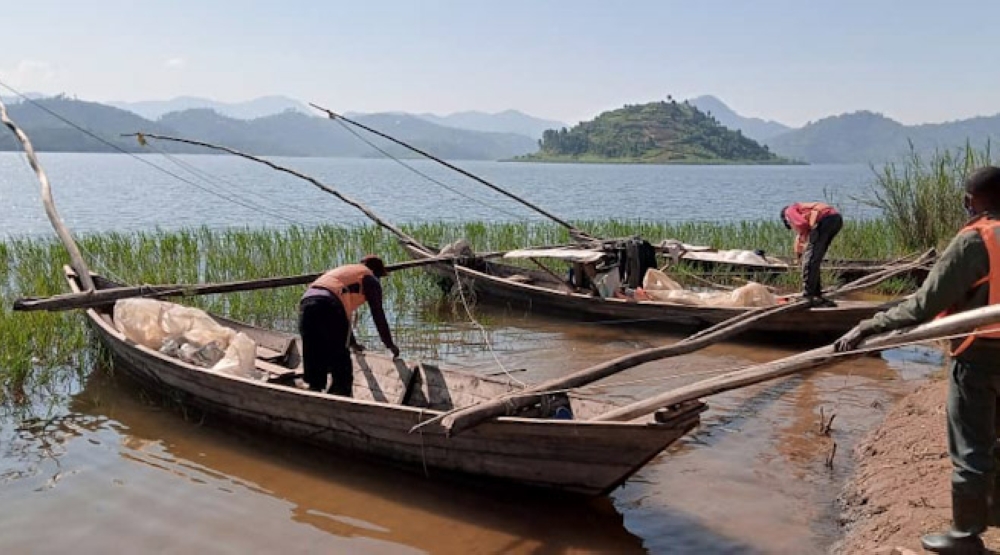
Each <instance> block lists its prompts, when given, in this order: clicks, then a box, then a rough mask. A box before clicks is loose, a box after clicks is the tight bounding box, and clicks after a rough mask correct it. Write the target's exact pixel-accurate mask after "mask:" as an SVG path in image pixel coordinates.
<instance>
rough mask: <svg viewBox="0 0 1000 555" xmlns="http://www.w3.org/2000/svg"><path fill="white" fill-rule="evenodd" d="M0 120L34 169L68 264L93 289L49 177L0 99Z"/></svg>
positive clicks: (26, 137)
mask: <svg viewBox="0 0 1000 555" xmlns="http://www.w3.org/2000/svg"><path fill="white" fill-rule="evenodd" d="M0 122H3V124H4V125H6V126H7V127H8V128H9V129H10V130H11V131H12V132H13V133H14V136H15V137H17V140H18V141H20V142H21V146H23V147H24V153H25V155H27V157H28V163H29V164H31V169H33V170H35V174H36V175H37V176H38V181H39V183H41V186H42V204H44V205H45V214H46V215H47V216H48V217H49V222H51V223H52V227H53V228H55V230H56V235H58V236H59V240H60V241H62V244H63V246H65V247H66V251H67V252H69V259H70V264H71V265H72V266H73V269H74V270H76V272H77V273H78V274H80V283H81V284H83V288H84V290H85V291H93V290H94V280H93V279H91V277H90V269H89V268H88V267H87V262H86V261H85V260H84V259H83V255H81V254H80V249H79V248H78V247H77V246H76V241H74V240H73V234H72V233H70V231H69V229H68V228H67V227H66V224H64V223H63V221H62V217H61V216H59V212H58V211H57V210H56V203H55V199H53V198H52V186H51V185H50V184H49V178H48V176H47V175H46V174H45V170H44V169H42V164H41V163H40V162H39V161H38V157H37V156H36V155H35V147H34V146H32V144H31V140H30V139H28V135H27V134H25V132H24V131H22V130H21V128H20V127H18V126H17V124H16V123H14V122H13V121H12V120H11V119H10V116H9V115H8V114H7V107H6V106H5V105H4V103H3V102H2V101H0Z"/></svg>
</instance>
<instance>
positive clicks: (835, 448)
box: [825, 418, 837, 470]
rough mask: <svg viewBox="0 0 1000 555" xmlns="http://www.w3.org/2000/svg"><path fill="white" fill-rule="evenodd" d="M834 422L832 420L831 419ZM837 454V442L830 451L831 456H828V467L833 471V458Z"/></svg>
mask: <svg viewBox="0 0 1000 555" xmlns="http://www.w3.org/2000/svg"><path fill="white" fill-rule="evenodd" d="M830 420H831V421H832V420H833V419H832V418H831V419H830ZM836 454H837V442H836V441H834V442H833V447H832V448H831V449H830V454H828V455H827V456H826V463H825V464H826V467H827V468H829V469H830V470H833V457H834V456H835V455H836Z"/></svg>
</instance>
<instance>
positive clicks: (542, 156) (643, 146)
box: [516, 97, 790, 164]
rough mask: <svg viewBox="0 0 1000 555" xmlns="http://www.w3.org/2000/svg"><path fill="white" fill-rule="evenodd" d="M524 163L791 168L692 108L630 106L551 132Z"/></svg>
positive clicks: (659, 104)
mask: <svg viewBox="0 0 1000 555" xmlns="http://www.w3.org/2000/svg"><path fill="white" fill-rule="evenodd" d="M538 144H539V147H540V148H539V151H538V152H536V153H534V154H528V155H525V156H520V157H518V158H516V160H518V161H525V162H601V163H629V164H633V163H647V164H788V163H790V162H789V161H788V160H786V159H784V158H781V157H779V156H777V155H775V154H774V153H772V152H771V151H770V149H768V147H767V146H762V145H761V144H759V143H757V142H756V141H754V140H752V139H750V138H747V137H744V136H743V134H742V133H741V132H740V131H733V130H730V129H727V128H726V127H724V126H722V125H721V124H720V123H719V122H718V121H717V120H716V119H715V118H714V117H713V116H712V115H711V114H706V113H704V112H702V111H701V110H699V109H698V108H696V107H694V106H693V105H691V104H689V103H688V102H686V101H685V102H677V101H676V100H673V99H671V98H669V97H668V100H667V101H661V102H650V103H648V104H636V105H626V106H624V107H623V108H619V109H617V110H612V111H610V112H604V113H603V114H601V115H599V116H598V117H597V118H595V119H594V120H593V121H585V122H581V123H579V124H578V125H575V126H573V127H572V128H570V129H566V128H565V127H564V128H562V129H559V130H554V129H551V130H548V131H546V132H545V133H544V134H543V135H542V139H541V140H540V141H539V143H538Z"/></svg>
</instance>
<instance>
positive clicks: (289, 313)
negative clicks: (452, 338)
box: [0, 220, 904, 403]
mask: <svg viewBox="0 0 1000 555" xmlns="http://www.w3.org/2000/svg"><path fill="white" fill-rule="evenodd" d="M579 225H580V227H581V228H583V229H586V230H588V231H590V232H591V233H594V234H596V235H599V236H603V237H625V236H631V235H640V236H642V237H645V238H647V239H649V240H651V241H659V240H661V239H665V238H680V239H683V240H685V241H688V242H691V243H698V244H707V245H716V246H719V247H721V248H759V249H764V250H765V251H767V252H770V253H783V252H787V251H788V250H789V246H790V244H791V237H790V234H789V232H788V231H787V230H786V229H784V228H783V227H782V226H781V224H779V223H775V222H744V223H733V224H723V225H720V224H712V223H683V224H677V225H671V224H667V223H662V222H642V221H620V220H609V221H601V222H580V223H579ZM406 227H407V231H408V232H409V233H411V234H412V235H413V236H415V237H417V238H419V239H420V240H422V241H426V242H428V243H437V244H443V243H447V242H450V241H453V240H456V239H459V238H465V239H467V240H469V241H470V242H471V243H472V245H473V246H474V248H476V249H477V250H483V251H490V250H504V249H511V248H517V247H523V246H526V245H546V244H558V243H564V242H567V241H568V240H569V238H568V236H567V234H566V231H565V230H564V229H562V228H560V227H558V226H555V225H552V224H542V223H483V222H471V223H465V224H449V223H428V224H419V225H413V226H406ZM79 243H80V246H81V247H82V249H83V251H84V253H85V256H86V258H87V259H88V260H89V261H90V263H91V265H92V269H93V270H94V271H97V272H99V273H102V274H104V275H105V276H107V277H110V278H112V279H117V280H120V281H122V282H124V283H130V284H141V283H151V284H152V283H207V282H222V281H230V280H240V279H252V278H259V277H267V276H278V275H293V274H299V273H308V272H316V271H322V270H324V269H326V268H328V267H331V266H334V265H338V264H342V263H347V262H353V261H356V260H357V259H358V258H359V257H360V256H362V255H364V254H366V253H380V254H382V255H383V256H384V258H385V259H386V260H387V261H388V262H398V261H402V260H405V255H404V253H403V251H402V249H400V247H399V246H398V244H397V243H396V241H395V240H394V239H393V237H392V236H391V235H390V234H388V233H387V232H385V231H383V230H381V229H380V228H376V227H372V226H360V227H336V226H320V227H315V228H308V229H307V228H301V227H289V228H284V229H228V230H210V229H207V228H202V229H189V230H180V231H150V232H141V233H105V234H99V235H89V236H83V237H81V238H79ZM903 250H904V248H903V247H901V245H900V244H899V243H898V242H897V241H895V240H893V239H892V238H891V237H889V236H887V235H886V234H885V233H883V226H882V224H881V223H880V222H870V221H869V222H864V221H862V222H848V224H847V225H846V227H845V230H844V232H843V233H842V234H841V236H840V237H839V238H838V240H837V241H836V242H834V244H833V247H832V249H831V256H835V257H850V258H889V257H893V256H897V255H900V254H902V252H903ZM66 263H67V256H66V254H65V252H64V250H63V248H62V246H61V245H60V244H59V243H58V242H57V241H55V240H54V239H51V240H50V239H31V238H24V239H12V240H8V241H7V242H0V297H2V303H3V307H2V310H0V336H2V337H3V349H0V397H2V399H0V403H4V402H9V401H17V400H19V399H22V398H24V392H26V391H38V390H44V388H45V387H56V386H58V385H59V384H61V383H64V382H65V380H66V379H67V378H72V377H74V376H75V377H79V376H80V372H84V371H85V369H87V368H90V367H91V366H92V365H93V361H94V357H95V356H96V352H95V351H94V349H93V348H92V342H91V341H89V338H88V335H87V331H86V327H85V326H84V321H83V318H82V316H81V315H80V314H79V313H77V312H62V313H44V312H34V313H14V312H12V311H11V305H12V302H13V300H14V299H15V298H18V297H22V296H46V295H52V294H56V293H60V292H64V291H65V284H64V283H63V280H62V278H61V276H62V271H61V268H62V266H63V265H64V264H66ZM789 280H790V281H789V283H788V285H789V286H791V287H797V280H798V276H797V273H793V274H791V275H790V276H789ZM385 289H386V302H387V309H388V310H389V311H390V313H391V315H392V318H393V319H394V320H395V321H394V322H393V325H394V328H395V329H396V330H397V332H396V334H397V336H399V337H398V338H397V339H398V340H399V342H400V343H401V344H402V346H403V347H404V349H405V350H406V351H407V353H408V354H410V355H411V356H414V355H415V356H427V355H429V356H440V355H442V354H447V353H442V352H441V351H440V350H439V349H441V348H444V349H445V350H447V345H445V346H444V347H441V345H440V342H439V341H437V339H436V333H437V331H438V330H437V329H436V327H435V324H436V323H441V320H442V315H444V316H448V314H449V312H452V313H454V314H455V315H456V318H458V320H459V321H461V320H462V319H464V318H465V315H464V312H457V313H455V312H454V311H449V310H448V309H447V308H448V306H447V303H448V299H447V298H445V297H443V296H442V294H441V292H440V289H439V288H438V286H437V284H436V283H435V282H434V280H433V279H432V278H430V277H429V276H428V274H426V273H425V272H421V271H410V272H401V273H395V274H393V275H391V276H390V278H389V279H388V282H387V284H386V288H385ZM300 294H301V288H299V287H290V288H283V289H276V290H269V291H254V292H245V293H235V294H229V295H214V296H204V297H196V298H192V299H189V300H188V301H185V302H190V304H193V305H196V306H200V307H202V308H205V309H206V310H211V311H213V312H217V313H219V314H223V315H227V316H230V317H232V318H236V319H240V320H244V321H248V322H252V323H255V324H258V325H262V326H271V327H275V328H278V329H285V330H294V328H295V325H296V308H297V302H298V297H299V295H300ZM443 307H444V308H445V310H444V311H443V312H442V308H443ZM364 312H365V314H367V311H364ZM477 317H479V316H477ZM418 323H419V325H417V324H418ZM362 324H363V327H362V329H363V330H366V331H363V332H362V335H363V336H364V335H365V334H367V335H368V338H367V339H368V340H369V343H372V344H373V346H374V344H375V343H377V342H378V340H377V338H376V337H375V334H374V332H373V331H372V329H371V326H370V323H369V322H363V323H362ZM445 343H447V341H445Z"/></svg>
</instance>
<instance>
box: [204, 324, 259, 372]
mask: <svg viewBox="0 0 1000 555" xmlns="http://www.w3.org/2000/svg"><path fill="white" fill-rule="evenodd" d="M256 359H257V345H256V344H254V342H253V339H250V337H249V336H247V334H245V333H242V332H240V333H237V334H236V335H235V336H234V337H233V340H232V341H230V342H229V347H228V348H227V349H226V356H224V357H222V360H220V361H219V362H217V363H216V364H215V366H213V367H212V370H214V371H216V372H224V373H226V374H233V375H236V376H243V377H245V378H253V377H256V370H255V368H254V362H255V360H256Z"/></svg>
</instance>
